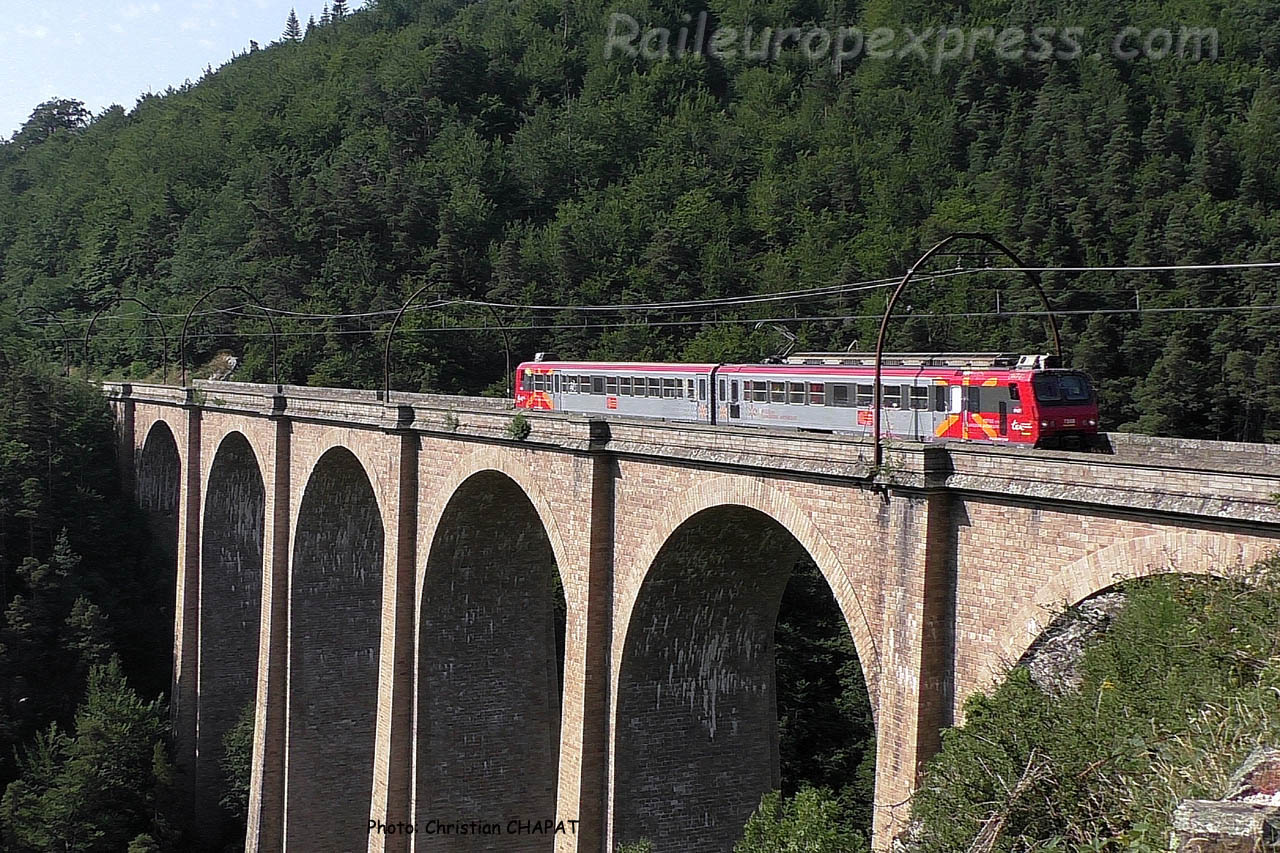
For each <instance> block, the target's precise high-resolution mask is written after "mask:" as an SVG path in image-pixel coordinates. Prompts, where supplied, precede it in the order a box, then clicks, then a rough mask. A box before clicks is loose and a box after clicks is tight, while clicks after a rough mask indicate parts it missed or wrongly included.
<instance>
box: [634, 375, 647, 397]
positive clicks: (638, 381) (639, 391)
mask: <svg viewBox="0 0 1280 853" xmlns="http://www.w3.org/2000/svg"><path fill="white" fill-rule="evenodd" d="M645 384H646V383H645V381H644V377H643V376H637V377H635V378H633V379H632V380H631V393H632V394H634V395H635V396H637V397H643V396H644V395H645V390H644V389H645Z"/></svg>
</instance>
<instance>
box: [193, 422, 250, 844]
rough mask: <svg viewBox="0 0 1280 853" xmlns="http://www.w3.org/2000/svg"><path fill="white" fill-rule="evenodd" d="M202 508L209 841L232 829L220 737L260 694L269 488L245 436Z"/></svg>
mask: <svg viewBox="0 0 1280 853" xmlns="http://www.w3.org/2000/svg"><path fill="white" fill-rule="evenodd" d="M202 506H203V508H204V519H203V521H202V523H201V525H200V535H201V541H200V616H199V622H198V624H199V664H198V666H197V670H196V671H197V673H198V679H199V687H198V689H197V691H196V696H197V708H196V796H197V809H196V813H197V815H198V816H199V817H200V818H201V820H202V822H203V823H205V824H206V825H207V830H208V831H207V832H206V833H205V835H206V837H214V836H215V835H217V834H218V833H219V832H220V831H222V830H224V829H225V825H226V822H225V821H224V820H220V819H219V816H220V815H221V810H220V808H219V806H218V800H219V797H220V795H221V793H222V791H223V790H224V788H225V781H224V775H223V772H222V768H221V765H220V760H221V758H222V757H223V747H222V739H223V737H224V736H225V735H226V733H227V732H228V731H230V730H231V729H232V728H233V727H234V726H235V724H236V723H237V722H238V720H239V718H240V715H241V714H242V713H243V712H244V709H245V707H246V706H247V705H249V704H250V703H252V702H253V701H254V698H255V694H256V689H257V671H258V634H259V630H260V624H261V611H262V560H263V540H264V536H265V529H266V527H265V522H266V486H265V483H264V480H263V477H262V468H261V466H260V464H259V461H258V458H257V456H256V454H255V453H254V451H253V448H252V447H251V446H250V444H249V441H248V439H247V438H246V437H245V436H244V434H242V433H240V432H234V431H233V432H229V433H227V435H226V436H224V437H223V439H222V441H221V442H219V444H218V448H217V451H216V453H215V454H214V459H213V464H212V465H211V466H210V468H209V474H208V477H207V478H206V487H205V497H204V501H203V502H202ZM227 840H230V839H227Z"/></svg>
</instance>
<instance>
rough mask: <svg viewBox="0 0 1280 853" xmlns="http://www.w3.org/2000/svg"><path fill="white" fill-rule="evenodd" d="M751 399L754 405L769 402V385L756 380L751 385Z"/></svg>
mask: <svg viewBox="0 0 1280 853" xmlns="http://www.w3.org/2000/svg"><path fill="white" fill-rule="evenodd" d="M751 399H752V401H754V402H756V403H767V402H769V383H767V382H761V381H760V380H759V379H757V380H756V381H755V382H754V383H752V385H751Z"/></svg>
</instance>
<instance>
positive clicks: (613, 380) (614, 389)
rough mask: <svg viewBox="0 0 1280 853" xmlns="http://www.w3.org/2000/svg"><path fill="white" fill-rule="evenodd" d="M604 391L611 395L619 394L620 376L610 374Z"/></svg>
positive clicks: (605, 382) (605, 381)
mask: <svg viewBox="0 0 1280 853" xmlns="http://www.w3.org/2000/svg"><path fill="white" fill-rule="evenodd" d="M604 393H606V394H608V395H610V396H611V397H616V396H618V377H616V376H610V377H608V378H606V379H605V380H604Z"/></svg>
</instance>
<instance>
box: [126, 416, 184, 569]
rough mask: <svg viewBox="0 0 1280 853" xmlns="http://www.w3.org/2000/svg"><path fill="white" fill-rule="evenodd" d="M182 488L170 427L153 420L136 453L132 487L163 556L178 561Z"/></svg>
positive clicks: (180, 462) (173, 562)
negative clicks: (139, 450)
mask: <svg viewBox="0 0 1280 853" xmlns="http://www.w3.org/2000/svg"><path fill="white" fill-rule="evenodd" d="M181 489H182V456H181V455H180V454H179V453H178V442H177V440H176V439H174V437H173V430H172V429H171V428H170V427H169V425H168V424H167V423H165V422H164V421H163V420H159V419H157V420H156V421H154V422H153V423H152V424H151V427H150V429H148V430H147V437H146V439H145V440H144V442H143V444H142V452H141V453H139V454H138V462H137V467H136V470H135V474H134V490H135V492H136V495H135V497H136V500H137V502H138V506H140V507H141V508H142V511H143V513H145V515H146V518H147V523H148V525H149V526H150V527H151V529H152V531H153V534H154V535H155V536H156V538H157V539H158V540H159V542H160V547H161V549H162V550H163V553H164V555H165V557H166V558H167V559H168V560H169V561H170V562H171V563H172V564H173V565H174V566H175V567H176V566H177V561H178V508H179V504H180V495H181Z"/></svg>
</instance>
